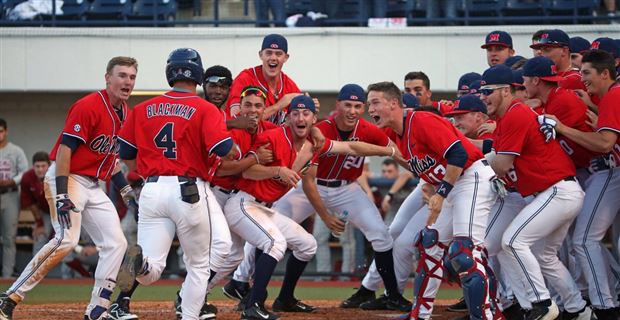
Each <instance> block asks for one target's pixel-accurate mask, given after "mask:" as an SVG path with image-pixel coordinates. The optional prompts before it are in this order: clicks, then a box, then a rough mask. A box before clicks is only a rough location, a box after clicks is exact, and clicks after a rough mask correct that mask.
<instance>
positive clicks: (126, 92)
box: [121, 88, 131, 94]
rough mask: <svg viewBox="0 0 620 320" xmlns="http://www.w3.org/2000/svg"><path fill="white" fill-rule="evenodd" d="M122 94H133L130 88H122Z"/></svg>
mask: <svg viewBox="0 0 620 320" xmlns="http://www.w3.org/2000/svg"><path fill="white" fill-rule="evenodd" d="M121 92H122V93H124V94H129V93H130V92H131V90H129V88H122V89H121Z"/></svg>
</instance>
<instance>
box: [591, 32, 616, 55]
mask: <svg viewBox="0 0 620 320" xmlns="http://www.w3.org/2000/svg"><path fill="white" fill-rule="evenodd" d="M590 50H603V51H607V52H609V53H611V54H612V55H613V56H614V58H618V57H620V52H619V51H620V50H619V48H618V46H617V45H616V42H615V41H614V39H612V38H608V37H602V38H598V39H596V40H594V41H592V44H591V45H590Z"/></svg>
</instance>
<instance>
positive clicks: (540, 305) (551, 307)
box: [523, 299, 560, 320]
mask: <svg viewBox="0 0 620 320" xmlns="http://www.w3.org/2000/svg"><path fill="white" fill-rule="evenodd" d="M559 315H560V310H558V306H557V305H556V304H555V303H554V302H552V301H551V300H550V299H547V300H544V301H541V302H537V303H533V304H532V309H531V310H527V311H526V312H525V317H524V318H523V319H524V320H555V319H556V318H557V317H558V316H559Z"/></svg>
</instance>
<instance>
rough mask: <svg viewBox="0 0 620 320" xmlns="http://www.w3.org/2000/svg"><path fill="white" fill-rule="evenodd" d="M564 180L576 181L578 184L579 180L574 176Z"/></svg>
mask: <svg viewBox="0 0 620 320" xmlns="http://www.w3.org/2000/svg"><path fill="white" fill-rule="evenodd" d="M562 180H564V181H575V182H577V178H576V177H575V176H572V177H566V178H564V179H562Z"/></svg>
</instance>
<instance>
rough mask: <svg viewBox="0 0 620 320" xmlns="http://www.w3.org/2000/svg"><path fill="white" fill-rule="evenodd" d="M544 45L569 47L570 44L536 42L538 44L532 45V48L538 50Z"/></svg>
mask: <svg viewBox="0 0 620 320" xmlns="http://www.w3.org/2000/svg"><path fill="white" fill-rule="evenodd" d="M544 47H555V48H564V47H568V44H561V43H536V44H532V45H530V48H532V49H536V50H538V49H540V48H544Z"/></svg>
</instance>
